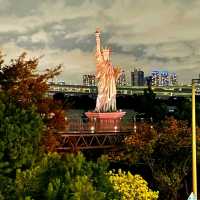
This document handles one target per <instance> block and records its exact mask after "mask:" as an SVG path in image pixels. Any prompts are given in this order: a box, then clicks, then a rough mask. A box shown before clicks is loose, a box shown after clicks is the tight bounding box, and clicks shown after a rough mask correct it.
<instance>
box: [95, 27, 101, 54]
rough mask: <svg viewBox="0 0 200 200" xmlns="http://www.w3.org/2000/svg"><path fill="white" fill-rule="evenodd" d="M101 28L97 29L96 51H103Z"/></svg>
mask: <svg viewBox="0 0 200 200" xmlns="http://www.w3.org/2000/svg"><path fill="white" fill-rule="evenodd" d="M100 34H101V33H100V29H99V28H97V29H96V52H97V53H101V38H100Z"/></svg>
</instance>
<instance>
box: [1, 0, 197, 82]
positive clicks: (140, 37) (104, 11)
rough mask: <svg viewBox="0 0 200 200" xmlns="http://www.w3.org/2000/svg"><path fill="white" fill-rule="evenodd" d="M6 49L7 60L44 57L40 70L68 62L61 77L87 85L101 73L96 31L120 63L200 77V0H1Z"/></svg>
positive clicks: (147, 70) (185, 78) (183, 78)
mask: <svg viewBox="0 0 200 200" xmlns="http://www.w3.org/2000/svg"><path fill="white" fill-rule="evenodd" d="M0 5H1V6H0V49H1V50H2V51H3V53H4V54H6V59H7V60H9V59H10V58H15V57H17V56H19V55H20V54H21V53H22V52H24V51H26V52H27V53H28V55H29V56H43V57H42V59H41V61H40V69H41V70H42V69H44V68H46V67H52V66H54V65H57V64H63V72H62V74H61V75H60V79H64V80H66V82H67V83H81V77H82V75H83V74H87V73H94V72H95V57H94V52H95V51H94V50H95V35H94V32H95V29H96V27H100V29H101V31H102V39H103V44H104V46H110V47H111V48H112V50H113V52H112V61H113V64H114V65H118V66H121V68H123V69H125V70H126V71H127V73H130V71H131V70H133V69H134V68H135V67H136V68H141V69H143V70H144V72H145V75H148V74H149V73H150V72H151V71H152V70H168V71H171V72H176V73H177V76H178V80H179V82H190V80H191V79H192V78H197V77H198V74H199V73H200V1H199V0H0Z"/></svg>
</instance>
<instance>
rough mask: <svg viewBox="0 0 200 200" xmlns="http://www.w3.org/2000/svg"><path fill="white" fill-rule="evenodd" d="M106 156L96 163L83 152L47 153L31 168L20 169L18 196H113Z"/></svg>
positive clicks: (98, 198) (97, 199)
mask: <svg viewBox="0 0 200 200" xmlns="http://www.w3.org/2000/svg"><path fill="white" fill-rule="evenodd" d="M107 167H108V164H107V162H106V160H105V158H103V157H102V158H101V159H99V160H98V161H97V163H94V162H91V161H86V160H85V158H84V157H83V155H82V154H78V155H77V156H75V155H73V154H69V155H66V156H64V157H63V158H61V156H60V155H58V154H57V153H53V154H48V155H46V156H44V157H43V159H42V160H41V161H40V162H38V163H35V164H34V165H33V166H32V167H31V168H30V169H28V170H25V171H22V170H18V171H17V178H16V186H17V195H18V198H21V199H24V198H25V197H27V196H29V197H31V198H33V199H35V200H37V199H51V200H53V199H71V200H76V199H77V200H78V199H82V200H93V199H95V200H101V199H114V198H113V197H115V196H116V197H117V194H118V193H117V192H114V190H113V188H112V185H111V183H110V181H109V179H108V177H107V176H106V174H105V170H106V169H107Z"/></svg>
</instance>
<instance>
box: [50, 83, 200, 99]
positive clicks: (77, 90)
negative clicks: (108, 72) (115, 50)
mask: <svg viewBox="0 0 200 200" xmlns="http://www.w3.org/2000/svg"><path fill="white" fill-rule="evenodd" d="M144 89H147V86H118V87H117V94H123V95H134V94H137V95H140V94H143V93H144ZM152 90H153V91H154V93H155V94H156V96H157V97H170V96H176V97H187V98H191V95H192V88H191V86H190V85H188V86H167V87H153V86H152ZM56 92H63V93H65V94H71V95H76V94H97V87H96V86H86V85H68V84H54V83H52V84H49V95H53V94H55V93H56ZM196 94H197V95H199V94H200V88H197V89H196Z"/></svg>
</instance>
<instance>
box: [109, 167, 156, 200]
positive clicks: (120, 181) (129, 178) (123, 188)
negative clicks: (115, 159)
mask: <svg viewBox="0 0 200 200" xmlns="http://www.w3.org/2000/svg"><path fill="white" fill-rule="evenodd" d="M108 175H109V180H110V182H111V183H112V185H113V188H114V190H115V191H117V192H119V193H120V195H121V198H120V199H121V200H156V199H158V193H159V192H154V191H152V190H151V189H150V188H148V183H147V182H146V181H145V180H144V179H143V178H142V177H141V176H140V175H132V174H131V173H130V172H128V173H126V172H123V171H122V170H119V171H118V173H117V174H116V173H114V171H110V172H109V173H108Z"/></svg>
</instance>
